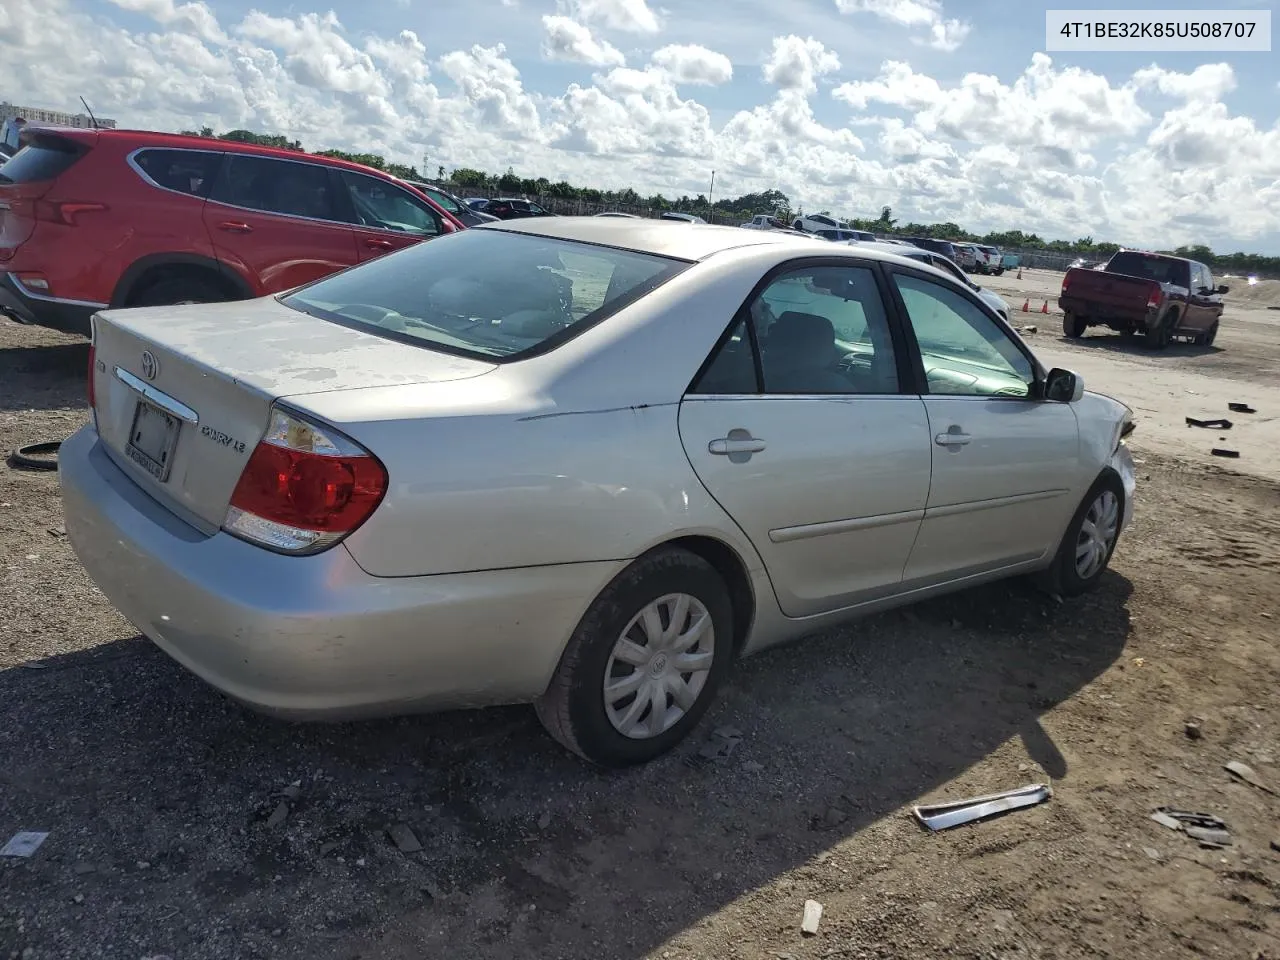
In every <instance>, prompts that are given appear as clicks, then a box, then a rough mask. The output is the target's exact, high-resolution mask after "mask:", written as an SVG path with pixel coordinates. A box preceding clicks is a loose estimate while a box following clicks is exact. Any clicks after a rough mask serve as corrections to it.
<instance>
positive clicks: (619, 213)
mask: <svg viewBox="0 0 1280 960" xmlns="http://www.w3.org/2000/svg"><path fill="white" fill-rule="evenodd" d="M595 216H597V217H622V218H623V219H626V220H643V219H644V217H642V216H640V215H639V214H635V213H623V212H622V211H621V210H607V211H605V212H604V213H597V214H595Z"/></svg>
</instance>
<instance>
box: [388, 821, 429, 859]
mask: <svg viewBox="0 0 1280 960" xmlns="http://www.w3.org/2000/svg"><path fill="white" fill-rule="evenodd" d="M387 836H389V837H390V838H391V842H392V843H394V844H395V845H396V849H397V850H399V851H400V852H401V853H418V852H419V851H421V850H422V844H421V843H419V842H418V837H417V835H416V834H414V832H413V831H412V830H410V829H409V828H408V827H407V826H405V825H404V824H403V823H397V824H394V825H392V826H390V827H387Z"/></svg>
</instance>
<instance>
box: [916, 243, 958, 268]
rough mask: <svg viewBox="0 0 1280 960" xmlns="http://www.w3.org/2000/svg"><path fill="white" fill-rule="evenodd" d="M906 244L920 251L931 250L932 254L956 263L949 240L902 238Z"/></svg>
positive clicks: (953, 249) (954, 250)
mask: <svg viewBox="0 0 1280 960" xmlns="http://www.w3.org/2000/svg"><path fill="white" fill-rule="evenodd" d="M903 239H904V240H906V241H907V243H909V244H911V245H912V246H914V247H919V248H920V249H921V250H932V251H933V252H934V253H940V254H942V255H943V256H944V257H946V258H947V259H948V260H950V261H951V262H952V263H956V262H957V254H956V248H955V247H953V246H952V245H951V241H950V240H934V239H933V238H932V237H904V238H903Z"/></svg>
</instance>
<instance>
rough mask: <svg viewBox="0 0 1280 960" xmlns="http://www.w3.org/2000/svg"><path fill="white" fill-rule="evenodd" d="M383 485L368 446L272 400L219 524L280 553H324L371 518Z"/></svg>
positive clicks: (379, 466)
mask: <svg viewBox="0 0 1280 960" xmlns="http://www.w3.org/2000/svg"><path fill="white" fill-rule="evenodd" d="M386 492H387V471H386V468H385V467H384V466H383V465H382V463H381V461H379V460H378V458H377V457H375V456H374V455H373V454H371V453H370V452H369V451H368V450H365V449H364V448H363V447H361V446H360V445H359V444H357V443H356V442H355V441H354V440H351V439H350V438H349V437H345V436H343V435H342V434H340V433H338V432H337V431H336V430H334V429H333V428H332V427H327V426H326V427H320V426H318V425H316V424H313V423H310V422H308V421H306V420H303V419H302V418H301V417H298V416H295V415H294V414H291V413H288V412H286V411H284V410H281V409H280V408H278V407H272V408H271V423H270V425H269V426H268V427H267V432H266V434H265V435H264V436H263V438H262V440H261V441H259V443H258V445H257V447H255V448H254V451H253V453H252V454H251V455H250V456H249V462H248V463H247V464H245V468H244V472H243V473H241V474H240V481H239V482H238V483H237V484H236V488H235V491H234V492H233V493H232V494H231V503H230V505H229V506H228V507H227V516H226V519H225V520H224V521H223V524H222V529H223V530H225V531H227V533H230V534H232V535H233V536H236V537H239V538H240V539H242V540H247V541H249V542H250V543H256V544H258V545H259V546H263V547H266V548H268V549H270V550H275V551H277V552H279V553H291V554H310V553H319V552H320V551H321V550H326V549H328V548H329V547H332V546H333V545H334V544H336V543H337V542H338V541H340V540H341V539H342V538H343V537H345V536H347V534H349V533H351V532H352V531H353V530H355V529H356V528H357V527H359V526H360V524H362V523H364V522H365V520H367V519H369V516H370V515H371V514H372V513H373V511H374V510H375V509H377V506H378V504H379V503H381V502H382V497H383V495H384V494H385V493H386Z"/></svg>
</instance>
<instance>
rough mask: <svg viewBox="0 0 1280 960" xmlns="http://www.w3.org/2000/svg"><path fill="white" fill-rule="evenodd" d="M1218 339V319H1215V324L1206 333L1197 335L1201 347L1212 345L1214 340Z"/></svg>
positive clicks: (1197, 341)
mask: <svg viewBox="0 0 1280 960" xmlns="http://www.w3.org/2000/svg"><path fill="white" fill-rule="evenodd" d="M1217 339H1218V321H1217V320H1215V321H1213V326H1211V327H1210V328H1209V329H1208V330H1206V331H1205V332H1204V333H1202V334H1200V336H1198V337H1196V345H1197V346H1201V347H1211V346H1213V341H1215V340H1217Z"/></svg>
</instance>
